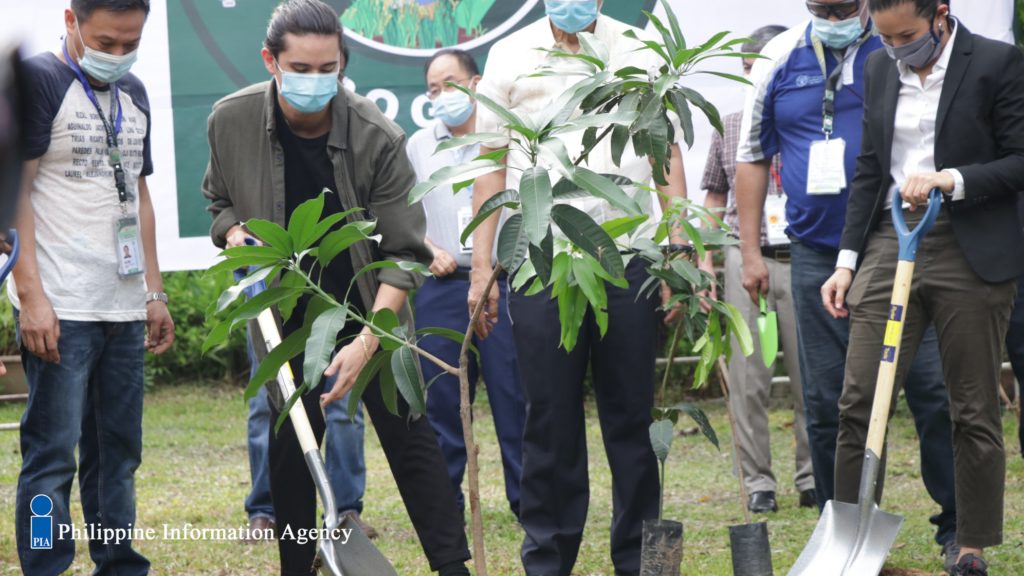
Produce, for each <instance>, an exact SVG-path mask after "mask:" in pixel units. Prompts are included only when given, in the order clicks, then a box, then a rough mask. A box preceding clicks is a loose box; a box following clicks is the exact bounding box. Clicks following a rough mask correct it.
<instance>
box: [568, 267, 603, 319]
mask: <svg viewBox="0 0 1024 576" xmlns="http://www.w3.org/2000/svg"><path fill="white" fill-rule="evenodd" d="M591 266H593V267H595V268H597V269H599V270H600V266H598V264H597V262H595V261H593V260H591V259H589V258H573V260H572V272H573V276H575V277H576V283H577V284H578V285H579V287H580V290H582V291H583V295H584V296H586V297H587V301H588V302H590V307H591V308H593V310H594V319H595V321H596V322H597V325H598V328H600V331H601V337H602V338H603V337H604V335H605V334H606V333H607V332H608V293H607V292H606V291H605V287H604V283H603V282H601V281H600V280H598V276H597V274H596V272H595V271H594V270H593V269H592V268H591Z"/></svg>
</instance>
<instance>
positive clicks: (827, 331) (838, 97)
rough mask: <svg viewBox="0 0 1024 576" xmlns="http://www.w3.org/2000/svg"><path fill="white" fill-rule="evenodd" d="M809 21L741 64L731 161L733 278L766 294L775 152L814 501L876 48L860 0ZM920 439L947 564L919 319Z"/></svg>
mask: <svg viewBox="0 0 1024 576" xmlns="http://www.w3.org/2000/svg"><path fill="white" fill-rule="evenodd" d="M806 6H807V10H808V11H809V12H810V13H811V16H812V20H811V22H808V23H805V24H801V25H798V26H796V27H794V28H792V29H790V30H789V31H787V32H786V33H784V34H781V35H779V36H778V37H776V38H775V39H774V40H773V41H772V42H770V43H769V44H768V45H767V46H766V47H765V49H764V50H763V51H762V53H761V54H762V55H763V56H765V57H766V59H764V60H760V61H758V62H757V63H756V64H755V66H754V69H753V72H752V78H751V80H752V82H753V83H754V90H752V91H751V93H750V95H749V96H748V101H747V106H746V109H745V111H744V118H743V127H742V129H741V136H740V144H739V150H738V156H737V158H738V165H737V170H736V191H737V194H736V197H737V208H738V212H739V219H740V237H741V240H742V245H741V251H742V254H743V286H744V288H746V289H747V291H748V292H749V293H750V297H751V299H753V300H754V301H755V302H756V301H757V299H758V295H759V294H765V293H767V292H768V288H769V285H770V284H769V283H770V281H771V279H770V278H769V274H768V269H767V267H766V265H765V261H764V257H763V255H762V253H761V249H760V236H761V220H762V216H763V213H764V207H765V200H766V191H767V187H768V180H769V168H770V162H771V159H772V157H773V156H774V155H775V154H780V155H781V158H782V165H783V166H784V167H785V168H784V170H782V183H783V188H784V189H785V190H786V193H787V201H786V211H785V213H786V220H787V221H788V223H789V225H788V227H787V229H786V234H787V235H788V236H789V238H790V241H791V244H790V254H791V280H792V291H793V304H794V310H795V312H796V318H797V335H798V344H799V352H800V371H801V377H802V381H803V385H804V406H805V409H806V411H807V436H808V440H809V442H810V446H811V461H812V463H813V467H814V478H815V488H816V491H817V497H818V505H819V506H824V504H825V502H826V501H828V500H830V499H832V498H833V496H834V493H835V492H834V490H835V479H836V478H835V458H836V456H835V455H836V439H837V436H838V430H839V397H840V394H841V393H842V390H843V380H844V371H845V365H846V350H847V345H848V343H849V337H850V336H849V335H850V332H849V330H850V328H849V321H848V320H847V319H845V318H832V317H831V316H830V315H829V314H828V313H827V311H826V310H825V309H824V307H823V306H822V303H821V295H820V289H821V286H822V284H824V283H825V281H826V280H828V279H829V277H831V276H832V273H833V271H834V270H835V266H836V259H837V257H838V255H839V241H840V236H841V234H842V231H843V226H844V223H845V220H846V203H847V198H848V187H849V184H850V181H851V179H852V177H853V174H854V170H855V166H856V158H857V153H858V152H859V151H860V143H861V128H862V125H861V119H862V117H863V114H864V65H865V63H866V62H867V59H868V56H869V55H870V54H872V53H873V52H875V51H876V50H878V49H880V48H881V47H882V44H881V41H880V40H879V39H878V37H877V36H876V35H875V34H874V33H873V25H872V23H871V21H870V19H869V18H868V11H867V2H866V1H863V0H818V1H808V2H806ZM905 390H906V397H907V404H908V405H909V406H910V410H911V412H912V413H913V415H914V422H915V425H916V427H917V433H918V437H919V438H920V450H921V476H922V478H923V480H924V484H925V486H926V488H927V489H928V493H929V494H930V495H931V497H932V499H933V500H934V501H935V502H936V503H937V504H939V506H940V507H941V508H942V511H941V513H940V514H937V515H935V516H932V517H931V519H930V520H931V522H932V523H933V524H935V525H936V526H937V532H936V535H935V541H936V542H937V543H938V544H939V545H940V546H942V548H943V549H942V553H943V554H944V555H945V556H946V564H947V567H949V566H951V565H952V563H953V562H955V561H956V557H957V548H956V543H955V542H956V502H955V491H954V475H953V453H952V443H953V441H952V429H951V424H950V417H949V401H948V399H947V395H946V389H945V385H944V383H943V378H942V370H941V363H940V361H939V350H938V342H937V338H936V336H935V330H934V328H933V327H929V329H928V331H927V333H926V334H925V337H924V340H923V342H922V343H921V348H920V349H919V352H918V355H917V358H916V359H915V360H914V363H913V364H912V366H911V372H910V375H909V378H908V380H907V384H906V387H905Z"/></svg>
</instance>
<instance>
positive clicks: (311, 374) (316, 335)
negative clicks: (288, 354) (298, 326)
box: [302, 305, 348, 387]
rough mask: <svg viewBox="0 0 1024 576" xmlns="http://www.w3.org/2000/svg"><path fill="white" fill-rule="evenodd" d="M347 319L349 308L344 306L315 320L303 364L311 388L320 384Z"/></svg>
mask: <svg viewBox="0 0 1024 576" xmlns="http://www.w3.org/2000/svg"><path fill="white" fill-rule="evenodd" d="M347 319H348V308H347V307H345V306H344V305H343V306H334V307H331V309H329V310H327V311H326V312H324V313H322V314H320V315H319V316H317V317H316V319H315V320H313V326H312V329H311V332H310V335H309V338H307V339H306V352H305V356H304V358H303V363H302V373H303V380H304V381H305V383H306V384H308V385H309V386H310V387H313V386H316V385H317V384H319V383H320V378H322V377H323V375H324V370H326V369H327V365H328V364H329V363H330V361H331V354H332V353H333V352H334V347H335V346H336V345H337V343H338V332H341V330H342V328H344V327H345V321H346V320H347Z"/></svg>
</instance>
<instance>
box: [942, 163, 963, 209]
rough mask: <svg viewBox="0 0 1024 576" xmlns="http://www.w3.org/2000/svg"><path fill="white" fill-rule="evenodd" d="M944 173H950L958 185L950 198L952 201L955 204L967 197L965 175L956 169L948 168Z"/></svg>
mask: <svg viewBox="0 0 1024 576" xmlns="http://www.w3.org/2000/svg"><path fill="white" fill-rule="evenodd" d="M943 172H949V173H950V175H952V176H953V181H954V182H956V184H955V185H954V186H953V194H952V195H951V196H950V200H952V201H953V202H959V201H961V200H963V199H964V198H966V197H967V190H966V189H965V188H964V175H963V174H961V173H960V171H959V170H956V169H954V168H947V169H946V170H943Z"/></svg>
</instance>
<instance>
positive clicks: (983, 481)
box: [822, 0, 1024, 575]
mask: <svg viewBox="0 0 1024 576" xmlns="http://www.w3.org/2000/svg"><path fill="white" fill-rule="evenodd" d="M869 9H870V11H871V17H872V20H873V21H874V24H875V28H876V29H877V31H878V33H879V35H880V36H881V37H882V41H883V43H884V44H885V45H886V50H885V51H881V50H880V51H878V52H877V53H875V54H873V55H872V57H871V58H870V59H869V60H868V63H867V66H866V73H865V94H864V99H865V105H864V135H863V142H862V148H861V154H860V156H859V157H858V160H857V174H856V176H855V177H854V180H853V183H852V185H851V189H850V200H849V206H848V208H847V216H846V226H845V228H844V231H843V237H842V242H841V249H842V251H841V253H840V256H839V261H838V262H837V264H836V272H835V274H834V275H833V276H832V278H831V279H829V281H828V282H827V283H826V284H825V285H824V286H823V287H822V301H823V303H824V305H825V307H826V309H828V310H829V312H830V313H831V314H832V315H833V316H834V317H843V316H846V315H848V314H849V315H850V347H849V351H848V355H847V364H846V380H845V384H844V387H843V395H842V397H841V399H840V429H839V439H838V446H837V454H836V498H837V499H838V500H841V501H846V502H856V500H857V489H858V486H859V482H860V468H861V462H862V460H863V457H864V441H865V438H866V435H867V427H868V418H869V416H870V412H871V402H872V398H873V396H874V388H875V380H876V377H877V374H878V363H879V351H880V350H881V349H882V345H883V338H884V334H885V328H886V323H887V321H888V318H889V312H890V310H889V304H890V302H889V299H890V296H891V293H892V287H893V277H894V272H895V269H896V262H897V239H896V234H895V232H894V230H893V224H892V220H891V217H890V216H888V213H889V210H888V207H889V205H890V204H889V202H891V198H892V196H893V193H894V192H895V191H896V190H899V193H900V196H901V198H902V201H903V202H904V203H905V205H907V209H906V210H905V215H906V219H907V221H908V223H910V225H913V224H914V223H916V221H917V220H920V217H921V214H922V213H923V212H924V210H921V209H918V207H920V206H921V205H923V204H926V203H927V202H928V195H929V193H930V192H931V191H932V190H933V189H935V188H938V189H939V190H940V191H941V192H942V195H943V205H942V209H941V211H940V215H939V218H938V221H937V223H936V224H935V226H934V227H933V228H932V231H931V232H930V233H929V235H928V236H927V237H926V238H925V239H924V240H923V242H922V243H921V248H920V250H919V252H918V257H917V266H916V269H915V273H914V281H913V289H912V291H911V295H910V301H909V305H908V310H907V311H906V316H905V320H904V323H905V327H904V332H903V341H902V343H901V350H902V355H901V358H900V359H899V361H898V363H897V381H896V384H897V389H898V387H899V385H901V384H902V382H903V378H905V376H906V368H907V367H908V366H909V365H910V360H912V359H913V355H914V353H915V352H916V349H917V344H918V343H919V342H920V340H921V336H922V334H923V332H924V330H925V328H926V327H927V325H928V324H929V323H934V324H935V327H936V330H937V331H938V336H939V347H940V351H941V354H942V363H943V372H944V374H945V379H946V385H947V388H948V390H949V394H950V416H951V417H952V419H953V441H954V461H955V467H956V503H957V515H958V517H957V543H958V544H959V545H960V546H961V549H960V551H959V557H958V558H957V560H958V562H957V563H956V565H955V566H953V567H952V571H951V574H953V575H957V574H970V575H985V574H987V565H986V563H985V561H984V560H983V559H982V558H981V556H982V550H983V549H984V548H986V547H989V546H995V545H997V544H1000V543H1001V542H1002V524H1003V492H1004V483H1005V482H1004V477H1005V466H1006V464H1005V453H1004V450H1003V439H1002V427H1001V421H1000V411H999V396H998V389H997V386H998V378H999V370H1000V365H1001V360H1002V343H1003V339H1004V337H1005V335H1006V330H1007V324H1008V321H1009V316H1010V310H1011V307H1012V304H1013V300H1014V296H1015V294H1016V279H1017V277H1018V276H1019V275H1020V274H1021V272H1022V271H1024V257H1022V256H1024V255H1022V246H1024V236H1022V232H1021V223H1020V220H1019V219H1018V217H1017V210H1016V202H1017V197H1018V194H1019V192H1018V191H1020V190H1024V54H1022V53H1021V51H1020V50H1018V49H1017V48H1016V47H1013V46H1009V45H1006V44H1002V43H999V42H995V41H992V40H988V39H985V38H982V37H980V36H976V35H973V34H971V32H970V31H969V30H967V28H966V27H964V26H963V25H962V24H960V23H959V22H957V20H956V19H955V18H953V17H951V16H950V14H949V6H948V3H947V2H946V1H945V0H869ZM887 53H888V55H887ZM855 271H856V276H855ZM844 305H845V306H846V308H844ZM880 491H881V488H879V494H880Z"/></svg>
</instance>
